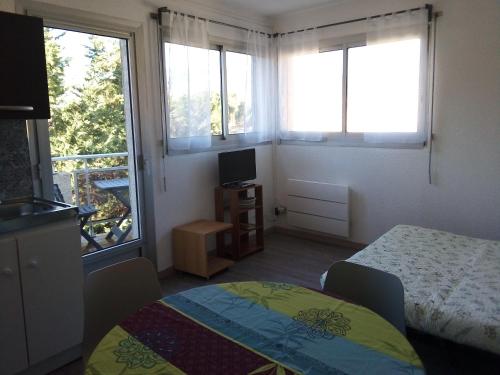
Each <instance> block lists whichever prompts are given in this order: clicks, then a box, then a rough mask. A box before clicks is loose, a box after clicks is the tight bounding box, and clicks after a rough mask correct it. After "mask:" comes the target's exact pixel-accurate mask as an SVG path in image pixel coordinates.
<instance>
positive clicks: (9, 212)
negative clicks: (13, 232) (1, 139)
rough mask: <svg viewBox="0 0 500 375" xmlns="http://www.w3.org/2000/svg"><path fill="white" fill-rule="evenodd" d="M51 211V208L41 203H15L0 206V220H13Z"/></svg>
mask: <svg viewBox="0 0 500 375" xmlns="http://www.w3.org/2000/svg"><path fill="white" fill-rule="evenodd" d="M51 210H53V206H51V205H50V204H48V203H42V202H15V203H10V204H9V203H7V204H0V220H2V221H3V220H10V219H15V218H17V217H20V216H26V215H33V214H39V213H41V212H48V211H51Z"/></svg>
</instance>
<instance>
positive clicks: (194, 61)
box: [165, 43, 252, 140]
mask: <svg viewBox="0 0 500 375" xmlns="http://www.w3.org/2000/svg"><path fill="white" fill-rule="evenodd" d="M165 47H166V48H165V65H166V66H165V71H166V72H175V75H176V78H175V79H172V80H170V81H169V88H170V90H169V92H168V97H169V103H168V112H169V114H168V115H169V137H170V138H182V137H193V136H203V135H204V134H202V132H203V130H202V128H201V127H200V129H201V130H200V131H199V132H198V133H195V134H193V133H192V132H191V133H189V134H187V133H186V132H187V131H189V130H190V129H189V128H188V127H186V126H185V124H186V123H187V117H188V116H189V117H190V121H191V122H192V121H193V116H194V117H196V118H195V119H194V122H198V123H200V124H202V123H203V122H204V121H205V116H207V114H209V116H210V129H211V134H212V136H216V137H217V138H218V139H219V140H225V139H227V138H230V136H231V135H234V136H236V135H238V134H242V133H245V132H246V131H248V130H249V128H248V126H247V125H248V124H250V119H251V116H252V83H251V82H252V76H251V74H252V58H251V56H250V55H248V54H244V53H239V52H232V51H226V50H225V49H224V48H223V47H222V46H214V47H213V49H210V50H206V49H203V48H197V47H191V46H183V45H177V44H173V43H165ZM207 53H208V55H209V57H208V66H207V64H206V61H207V59H206V56H205V55H206V54H207ZM166 79H167V80H168V79H169V77H168V76H167V77H166ZM207 81H208V82H209V84H208V86H207V85H206V82H207ZM223 82H225V85H223ZM207 89H208V90H209V91H210V95H209V98H210V102H209V103H208V102H207V101H206V100H205V98H206V97H207V96H206V90H207ZM193 109H194V110H193Z"/></svg>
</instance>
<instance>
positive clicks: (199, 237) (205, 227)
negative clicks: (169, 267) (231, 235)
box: [172, 220, 234, 279]
mask: <svg viewBox="0 0 500 375" xmlns="http://www.w3.org/2000/svg"><path fill="white" fill-rule="evenodd" d="M232 228H233V224H230V223H222V222H218V221H210V220H199V221H195V222H193V223H189V224H185V225H181V226H178V227H175V228H174V229H173V230H172V234H173V246H174V268H175V269H176V270H179V271H184V272H189V273H192V274H195V275H198V276H203V277H206V278H207V279H209V278H210V276H212V275H213V274H215V273H217V272H219V271H222V270H224V269H226V268H228V267H230V266H232V265H233V264H234V262H233V261H232V260H229V259H226V258H222V257H218V256H209V255H208V254H207V236H209V235H212V234H217V233H224V232H225V231H228V230H231V229H232Z"/></svg>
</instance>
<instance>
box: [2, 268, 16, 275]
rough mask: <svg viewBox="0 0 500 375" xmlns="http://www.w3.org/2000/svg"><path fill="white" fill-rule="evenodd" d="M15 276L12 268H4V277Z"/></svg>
mask: <svg viewBox="0 0 500 375" xmlns="http://www.w3.org/2000/svg"><path fill="white" fill-rule="evenodd" d="M13 274H14V271H12V268H10V267H4V268H3V269H2V275H5V276H12V275H13Z"/></svg>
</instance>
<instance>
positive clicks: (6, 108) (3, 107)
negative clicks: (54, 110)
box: [0, 105, 35, 112]
mask: <svg viewBox="0 0 500 375" xmlns="http://www.w3.org/2000/svg"><path fill="white" fill-rule="evenodd" d="M34 110H35V108H33V106H31V105H0V111H29V112H31V111H34Z"/></svg>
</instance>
